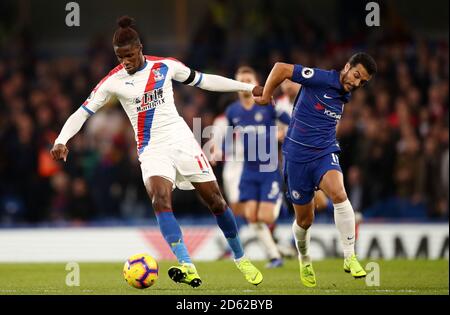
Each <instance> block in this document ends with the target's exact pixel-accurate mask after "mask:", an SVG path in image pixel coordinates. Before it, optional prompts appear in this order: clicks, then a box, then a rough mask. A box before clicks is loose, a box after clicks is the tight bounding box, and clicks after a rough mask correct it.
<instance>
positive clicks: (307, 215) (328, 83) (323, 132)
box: [255, 53, 377, 287]
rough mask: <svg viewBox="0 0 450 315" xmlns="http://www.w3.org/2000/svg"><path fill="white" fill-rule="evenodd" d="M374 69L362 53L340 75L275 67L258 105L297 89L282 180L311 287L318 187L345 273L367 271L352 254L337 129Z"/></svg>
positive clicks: (306, 280) (352, 219) (351, 221)
mask: <svg viewBox="0 0 450 315" xmlns="http://www.w3.org/2000/svg"><path fill="white" fill-rule="evenodd" d="M376 71H377V66H376V63H375V61H374V60H373V58H372V57H371V56H369V55H368V54H366V53H357V54H355V55H353V56H352V57H351V58H350V59H349V60H348V62H347V63H346V65H345V67H344V69H342V70H341V71H336V70H331V71H326V70H322V69H318V68H308V67H304V66H302V65H298V64H296V65H292V64H286V63H276V64H275V66H274V67H273V68H272V71H271V72H270V74H269V77H268V78H267V81H266V84H265V86H264V91H263V95H262V96H261V97H255V101H256V102H257V103H258V104H261V105H264V104H267V103H268V102H269V101H270V99H271V97H272V94H273V92H274V90H275V88H276V87H278V86H279V85H280V84H281V83H282V82H283V81H284V80H286V79H289V80H292V81H294V82H297V83H300V84H301V85H302V88H301V91H300V93H299V94H298V96H297V99H296V101H295V109H294V112H293V115H292V120H291V123H290V125H289V128H288V132H287V135H286V138H285V141H284V143H283V155H284V167H283V171H284V177H285V181H286V184H287V188H288V192H287V195H288V198H289V199H290V201H291V202H292V203H293V205H294V210H295V215H296V218H295V220H294V223H293V226H292V230H293V233H294V237H295V240H296V245H297V249H298V252H299V262H300V279H301V281H302V283H303V284H304V285H305V286H308V287H314V286H316V277H315V273H314V270H313V267H312V262H311V257H310V255H309V242H310V233H309V228H310V226H311V224H312V222H313V219H314V199H313V198H314V191H315V190H316V189H319V188H320V189H321V190H322V191H323V192H324V193H325V194H326V195H327V196H328V197H329V198H330V199H331V201H332V202H333V205H334V217H335V223H336V226H337V229H338V231H339V233H340V238H341V243H342V247H343V250H344V271H345V272H348V273H351V275H352V276H353V277H355V278H360V277H365V276H366V271H365V270H364V268H362V266H361V265H360V263H359V262H358V260H357V258H356V255H355V238H356V235H355V234H356V233H355V214H354V211H353V208H352V205H351V204H350V201H349V200H348V198H347V193H346V191H345V187H344V181H343V175H342V170H341V167H340V165H339V158H338V155H337V154H338V153H339V152H340V147H339V143H338V141H337V140H336V125H337V123H338V121H339V119H340V118H341V115H342V113H343V111H344V104H345V103H347V102H348V101H349V100H350V97H351V92H352V91H354V90H356V89H358V88H360V87H361V86H363V85H365V84H366V83H367V82H368V81H369V80H370V79H371V78H372V76H373V75H374V74H375V73H376Z"/></svg>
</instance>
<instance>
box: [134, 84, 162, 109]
mask: <svg viewBox="0 0 450 315" xmlns="http://www.w3.org/2000/svg"><path fill="white" fill-rule="evenodd" d="M137 100H138V98H136V99H135V100H134V101H135V103H136V101H137ZM164 102H165V99H164V91H163V88H159V89H156V90H151V91H148V92H146V93H144V95H143V96H142V99H141V100H140V101H139V103H141V105H140V106H138V107H136V110H137V112H138V113H140V112H143V111H146V110H149V109H152V108H155V107H156V106H158V105H161V104H164Z"/></svg>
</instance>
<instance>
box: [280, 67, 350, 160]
mask: <svg viewBox="0 0 450 315" xmlns="http://www.w3.org/2000/svg"><path fill="white" fill-rule="evenodd" d="M292 81H294V82H297V83H300V84H301V85H302V87H301V90H300V92H299V95H298V96H297V99H296V101H295V104H294V111H293V113H292V119H291V123H290V124H289V128H288V132H287V135H286V138H285V140H284V143H283V155H284V157H285V159H286V160H288V161H295V162H301V163H305V162H309V161H312V160H315V159H318V158H320V157H322V156H324V155H326V154H329V153H332V152H340V148H339V143H338V141H337V139H336V125H337V123H338V121H339V120H340V119H341V115H342V112H343V111H344V104H345V103H347V102H348V101H349V99H350V96H351V94H350V93H349V92H346V91H345V90H344V88H343V86H342V84H341V83H340V81H339V72H338V71H336V70H331V71H326V70H322V69H317V68H307V67H303V66H301V65H295V66H294V73H293V75H292Z"/></svg>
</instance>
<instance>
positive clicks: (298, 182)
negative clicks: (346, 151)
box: [283, 153, 342, 205]
mask: <svg viewBox="0 0 450 315" xmlns="http://www.w3.org/2000/svg"><path fill="white" fill-rule="evenodd" d="M283 160H284V161H283V175H284V181H285V182H286V186H287V191H286V197H287V199H288V200H289V201H290V202H292V203H293V204H297V205H305V204H307V203H309V202H310V201H311V200H312V199H313V198H314V192H315V191H316V190H317V189H318V188H319V184H320V181H321V180H322V176H323V175H325V173H326V172H328V171H329V170H337V171H339V172H341V173H342V169H341V166H340V165H339V157H338V155H337V154H336V153H329V154H327V155H324V156H322V157H320V158H318V159H316V160H313V161H310V162H306V163H298V162H294V161H287V160H285V159H283Z"/></svg>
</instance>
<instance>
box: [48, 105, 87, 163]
mask: <svg viewBox="0 0 450 315" xmlns="http://www.w3.org/2000/svg"><path fill="white" fill-rule="evenodd" d="M88 117H89V113H88V112H86V111H85V110H84V109H83V108H81V107H80V108H78V110H77V111H76V112H75V113H73V114H72V115H71V116H70V117H69V119H67V121H66V123H65V124H64V126H63V128H62V130H61V133H60V134H59V136H58V138H56V140H55V144H54V146H53V148H52V149H51V150H50V154H51V155H52V157H53V159H54V160H64V162H65V161H66V160H67V154H68V153H69V150H68V149H67V146H66V143H67V141H69V140H70V138H72V137H73V136H74V135H76V134H77V132H78V131H80V129H81V127H82V126H83V124H84V122H85V121H86V120H87V119H88Z"/></svg>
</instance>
